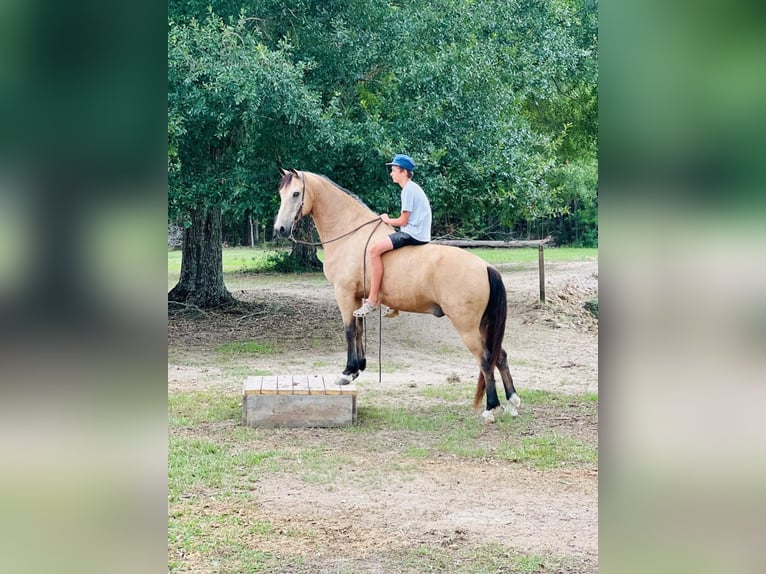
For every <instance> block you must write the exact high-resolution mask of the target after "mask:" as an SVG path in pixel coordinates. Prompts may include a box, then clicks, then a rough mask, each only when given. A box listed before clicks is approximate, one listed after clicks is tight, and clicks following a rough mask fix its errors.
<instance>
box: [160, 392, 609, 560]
mask: <svg viewBox="0 0 766 574" xmlns="http://www.w3.org/2000/svg"><path fill="white" fill-rule="evenodd" d="M472 391H473V389H472V388H469V386H466V385H457V384H456V385H444V386H441V387H439V388H435V387H426V388H423V389H418V390H416V391H413V393H415V394H414V396H413V399H414V400H412V401H411V402H410V403H408V404H407V405H406V406H403V407H402V406H389V405H386V404H378V401H375V400H367V401H365V403H366V404H362V405H360V406H359V410H358V424H357V425H355V426H353V427H347V428H339V429H316V430H311V429H253V428H248V427H243V426H241V417H242V411H241V409H242V406H241V397H240V396H239V395H235V394H231V393H226V392H222V391H218V390H208V391H188V392H183V393H170V394H169V395H168V426H169V433H170V436H169V442H168V512H169V519H168V548H169V550H168V567H169V572H187V571H197V570H199V571H216V572H252V573H256V574H258V573H262V574H267V573H273V572H277V571H281V570H280V568H283V567H284V566H285V564H286V560H287V561H288V562H289V564H290V570H289V571H290V572H294V573H296V574H303V573H305V574H309V573H312V572H319V571H328V572H349V573H351V572H357V571H367V570H365V569H364V568H361V569H360V568H358V565H357V564H355V563H354V561H353V560H351V561H350V562H349V560H339V559H338V557H336V556H331V555H329V554H327V553H325V554H324V555H323V556H321V557H320V556H319V555H318V554H316V553H315V552H313V551H312V552H308V551H306V552H304V553H296V552H297V551H296V552H293V553H290V552H288V554H287V555H286V556H284V555H277V554H275V553H274V552H273V551H272V552H268V551H265V550H263V545H262V544H261V545H260V546H259V542H258V541H264V540H265V541H269V542H270V544H269V548H275V547H282V548H286V549H289V548H291V546H296V547H298V548H303V547H309V546H310V547H315V545H316V541H317V537H321V536H324V534H323V531H322V530H321V529H319V527H317V526H312V524H314V523H313V522H312V523H310V522H306V521H303V522H301V521H300V520H296V521H294V522H292V523H289V524H285V523H284V522H282V523H281V524H276V523H273V522H272V520H274V517H272V516H271V515H268V516H266V517H264V516H263V515H262V514H260V513H259V512H258V505H259V501H258V493H259V489H258V484H259V481H262V480H264V479H265V478H266V477H274V476H277V475H278V476H279V480H280V481H283V482H284V484H285V488H295V487H296V485H298V488H300V485H301V484H305V485H321V487H323V488H324V487H326V488H327V489H329V490H333V491H336V492H342V489H343V486H344V485H348V484H352V483H353V484H361V485H363V488H371V489H373V490H377V489H379V488H380V487H382V486H384V485H386V484H388V482H389V481H390V480H391V479H392V477H396V478H397V479H398V480H399V481H400V482H403V483H406V482H407V481H408V480H413V479H414V478H416V477H417V476H418V475H419V473H421V472H422V468H423V465H424V464H428V462H429V461H430V460H434V459H439V458H443V457H444V456H445V455H446V456H448V457H449V459H448V460H451V461H454V462H453V463H454V464H461V461H464V462H465V463H468V462H469V461H471V460H476V459H482V460H483V459H492V460H494V461H495V464H497V463H501V464H509V465H523V466H526V467H530V468H535V469H539V470H540V471H543V472H545V471H548V470H551V469H555V468H561V467H570V468H571V467H574V468H590V467H592V466H593V465H594V464H597V447H596V445H595V444H588V443H587V442H584V441H583V440H581V439H579V438H577V437H576V436H573V435H570V434H568V431H567V429H566V428H560V427H557V428H559V430H558V431H557V432H552V431H551V430H550V429H549V428H548V426H547V425H546V424H545V421H544V420H542V421H541V420H538V419H540V418H543V417H544V415H545V413H551V412H553V413H556V414H561V415H563V416H568V415H573V416H574V415H575V414H577V415H578V416H581V417H582V416H595V411H596V410H597V406H598V404H597V403H598V395H597V394H596V393H589V394H585V395H580V396H571V395H561V394H557V393H550V392H543V391H526V392H524V393H523V394H522V398H523V401H524V402H523V404H522V407H521V413H522V414H521V415H520V416H519V417H516V418H510V417H503V418H501V419H499V420H498V422H497V423H496V424H495V425H490V426H486V425H483V424H481V423H480V422H479V420H478V417H477V416H476V414H475V413H473V412H471V410H470V409H469V408H468V406H467V403H469V402H470V399H471V395H472ZM369 392H370V393H371V395H373V396H382V395H383V394H385V393H383V392H382V391H372V390H370V391H369ZM419 397H420V398H423V399H425V400H418V398H419ZM368 398H370V397H368ZM435 398H438V399H439V401H440V402H439V403H438V404H433V401H434V399H435ZM429 403H431V404H430V406H429ZM367 404H371V405H373V406H366V405H367ZM546 409H547V410H546ZM534 413H537V415H535V414H534ZM541 413H542V414H541ZM588 413H590V415H589V414H588ZM370 453H374V456H373V457H372V459H371V458H370ZM373 459H374V463H372V464H371V462H372V460H373ZM290 485H292V486H290ZM445 535H446V534H445ZM374 560H375V561H376V563H378V564H380V565H382V567H383V569H384V570H385V571H396V572H402V573H415V572H453V573H465V574H468V573H471V574H477V573H483V572H486V573H490V572H498V571H509V572H511V571H512V572H520V573H534V572H549V571H556V569H557V568H562V567H565V568H566V570H565V571H591V570H592V568H593V565H592V564H585V565H583V564H580V565H578V564H569V563H566V562H567V561H569V562H572V561H573V560H574V561H576V560H577V559H576V558H574V557H566V558H563V559H562V558H561V557H557V556H552V555H538V554H534V553H525V552H523V551H521V549H516V550H513V549H512V548H507V547H503V546H500V545H497V544H486V545H481V546H479V547H476V546H474V545H470V546H467V545H465V544H463V543H461V538H460V535H459V533H458V534H457V535H456V537H455V540H454V541H452V540H443V541H442V540H436V541H435V542H433V543H430V542H429V541H427V540H426V541H424V540H422V539H420V540H413V541H412V542H411V543H407V542H406V541H405V542H403V544H402V546H399V547H396V548H390V549H388V550H387V551H386V552H384V553H383V554H382V555H378V556H376V558H375V559H374ZM565 563H566V564H565Z"/></svg>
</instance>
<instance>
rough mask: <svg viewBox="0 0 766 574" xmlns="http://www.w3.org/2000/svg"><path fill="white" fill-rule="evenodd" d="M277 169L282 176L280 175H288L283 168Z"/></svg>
mask: <svg viewBox="0 0 766 574" xmlns="http://www.w3.org/2000/svg"><path fill="white" fill-rule="evenodd" d="M277 169H278V170H279V174H280V175H285V174H287V172H286V171H285V170H283V169H282V168H281V167H278V168H277Z"/></svg>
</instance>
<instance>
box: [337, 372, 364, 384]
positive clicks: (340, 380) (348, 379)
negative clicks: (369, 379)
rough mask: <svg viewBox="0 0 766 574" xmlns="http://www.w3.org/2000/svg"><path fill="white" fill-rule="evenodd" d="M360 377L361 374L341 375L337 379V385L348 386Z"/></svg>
mask: <svg viewBox="0 0 766 574" xmlns="http://www.w3.org/2000/svg"><path fill="white" fill-rule="evenodd" d="M358 376H359V373H353V374H351V375H339V376H338V378H337V379H335V384H336V385H348V384H349V383H350V382H351V381H353V380H354V379H355V378H357V377H358Z"/></svg>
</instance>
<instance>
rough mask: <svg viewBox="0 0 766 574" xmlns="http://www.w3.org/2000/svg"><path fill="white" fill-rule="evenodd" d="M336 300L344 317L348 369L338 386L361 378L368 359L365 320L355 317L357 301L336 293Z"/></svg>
mask: <svg viewBox="0 0 766 574" xmlns="http://www.w3.org/2000/svg"><path fill="white" fill-rule="evenodd" d="M336 300H337V302H338V306H339V307H340V312H341V315H342V317H343V328H344V330H345V333H346V346H347V349H348V351H347V355H346V368H345V369H343V373H341V374H340V375H339V376H338V378H337V380H336V381H335V383H336V384H338V385H347V384H349V383H350V382H351V381H353V380H354V379H356V378H357V377H358V376H359V373H360V372H361V371H364V369H365V368H366V367H367V359H366V358H365V355H364V319H362V318H359V317H354V315H353V310H354V309H355V308H356V305H357V303H358V302H357V300H356V298H355V297H353V296H350V297H349V296H345V295H344V294H342V293H337V292H336Z"/></svg>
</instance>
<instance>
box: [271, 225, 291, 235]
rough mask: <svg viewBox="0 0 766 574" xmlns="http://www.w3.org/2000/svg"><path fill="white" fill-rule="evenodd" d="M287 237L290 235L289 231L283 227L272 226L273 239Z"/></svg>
mask: <svg viewBox="0 0 766 574" xmlns="http://www.w3.org/2000/svg"><path fill="white" fill-rule="evenodd" d="M288 235H290V230H289V229H285V226H284V225H275V226H274V237H287V236H288Z"/></svg>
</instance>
